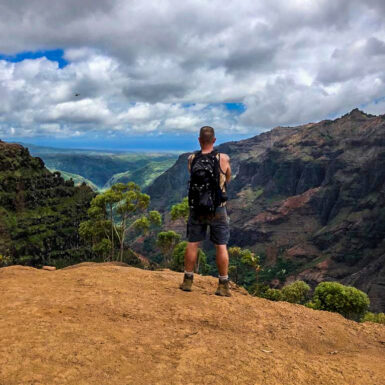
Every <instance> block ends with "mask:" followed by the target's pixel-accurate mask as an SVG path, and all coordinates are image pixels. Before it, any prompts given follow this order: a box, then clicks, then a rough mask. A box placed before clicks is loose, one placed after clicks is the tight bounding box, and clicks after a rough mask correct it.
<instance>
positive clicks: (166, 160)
mask: <svg viewBox="0 0 385 385" xmlns="http://www.w3.org/2000/svg"><path fill="white" fill-rule="evenodd" d="M29 146H30V147H28V148H30V152H31V155H33V156H39V157H40V158H41V159H43V161H44V163H45V164H46V166H47V167H48V168H50V169H54V170H60V172H66V173H70V174H75V175H79V176H81V177H83V178H85V179H86V180H89V181H90V182H92V183H94V184H95V185H96V186H97V187H98V188H99V189H102V188H104V187H105V185H106V184H108V185H110V182H109V180H110V179H111V178H113V177H114V175H115V174H122V173H127V175H131V174H132V173H135V174H134V177H135V178H137V179H138V180H141V181H142V183H144V184H146V185H147V184H148V183H149V182H151V181H152V179H153V178H155V177H156V176H158V175H159V174H160V173H161V172H163V171H165V170H166V169H167V167H169V166H171V165H172V164H173V162H175V160H176V159H177V154H176V153H157V152H154V153H135V152H126V153H112V152H102V151H100V152H97V151H93V150H92V151H91V150H70V149H54V148H51V147H43V146H34V145H29ZM150 163H153V166H149V167H148V168H147V169H146V168H145V166H147V165H148V164H150ZM158 163H159V164H158ZM142 168H143V171H144V175H145V176H144V177H142V176H141V175H140V172H136V171H138V170H139V169H142ZM151 168H152V171H151ZM146 177H148V178H149V180H147V179H146Z"/></svg>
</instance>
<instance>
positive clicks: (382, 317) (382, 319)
mask: <svg viewBox="0 0 385 385" xmlns="http://www.w3.org/2000/svg"><path fill="white" fill-rule="evenodd" d="M366 321H370V322H377V323H379V324H383V325H385V314H384V313H371V312H369V311H368V312H367V313H365V315H364V318H363V319H362V322H366Z"/></svg>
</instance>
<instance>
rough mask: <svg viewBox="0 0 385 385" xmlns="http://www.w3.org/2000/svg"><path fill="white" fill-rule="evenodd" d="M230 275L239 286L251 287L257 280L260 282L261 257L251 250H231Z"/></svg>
mask: <svg viewBox="0 0 385 385" xmlns="http://www.w3.org/2000/svg"><path fill="white" fill-rule="evenodd" d="M229 260H230V266H229V275H230V277H231V279H232V281H234V282H235V283H237V284H246V285H250V284H251V283H252V282H253V281H254V280H255V279H257V281H258V278H257V277H258V272H259V271H260V269H261V267H260V265H259V256H257V255H255V254H254V253H253V252H251V251H250V250H249V249H241V248H240V247H236V246H235V247H230V248H229Z"/></svg>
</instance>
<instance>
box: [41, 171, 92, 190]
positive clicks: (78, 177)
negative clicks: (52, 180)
mask: <svg viewBox="0 0 385 385" xmlns="http://www.w3.org/2000/svg"><path fill="white" fill-rule="evenodd" d="M47 168H48V167H47ZM48 170H49V171H51V172H55V171H59V172H60V174H61V176H62V177H63V179H64V180H70V179H72V180H73V181H74V184H75V186H79V185H81V184H82V183H83V182H84V183H85V184H86V185H88V186H90V187H91V188H92V190H94V191H98V190H99V189H98V186H96V184H95V183H92V182H91V181H90V180H88V179H86V178H83V177H82V176H81V175H77V174H72V173H70V172H66V171H62V170H55V169H50V168H48Z"/></svg>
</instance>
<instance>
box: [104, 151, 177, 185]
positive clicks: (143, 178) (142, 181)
mask: <svg viewBox="0 0 385 385" xmlns="http://www.w3.org/2000/svg"><path fill="white" fill-rule="evenodd" d="M174 163H175V159H174V158H172V159H166V160H163V161H159V162H152V161H150V162H149V163H147V164H146V165H145V166H143V167H141V168H139V169H137V170H134V171H126V172H122V173H118V174H115V175H114V176H113V177H112V178H110V179H109V180H108V181H107V183H106V184H105V185H104V188H109V187H111V186H112V185H113V184H115V183H127V182H130V181H132V182H135V183H136V184H138V185H139V186H140V187H141V188H142V189H143V188H145V187H147V186H148V185H150V184H151V183H152V182H153V181H154V179H155V178H157V177H158V176H159V175H161V174H162V173H163V172H165V171H166V170H168V169H169V168H170V167H171V166H172V165H173V164H174Z"/></svg>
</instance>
